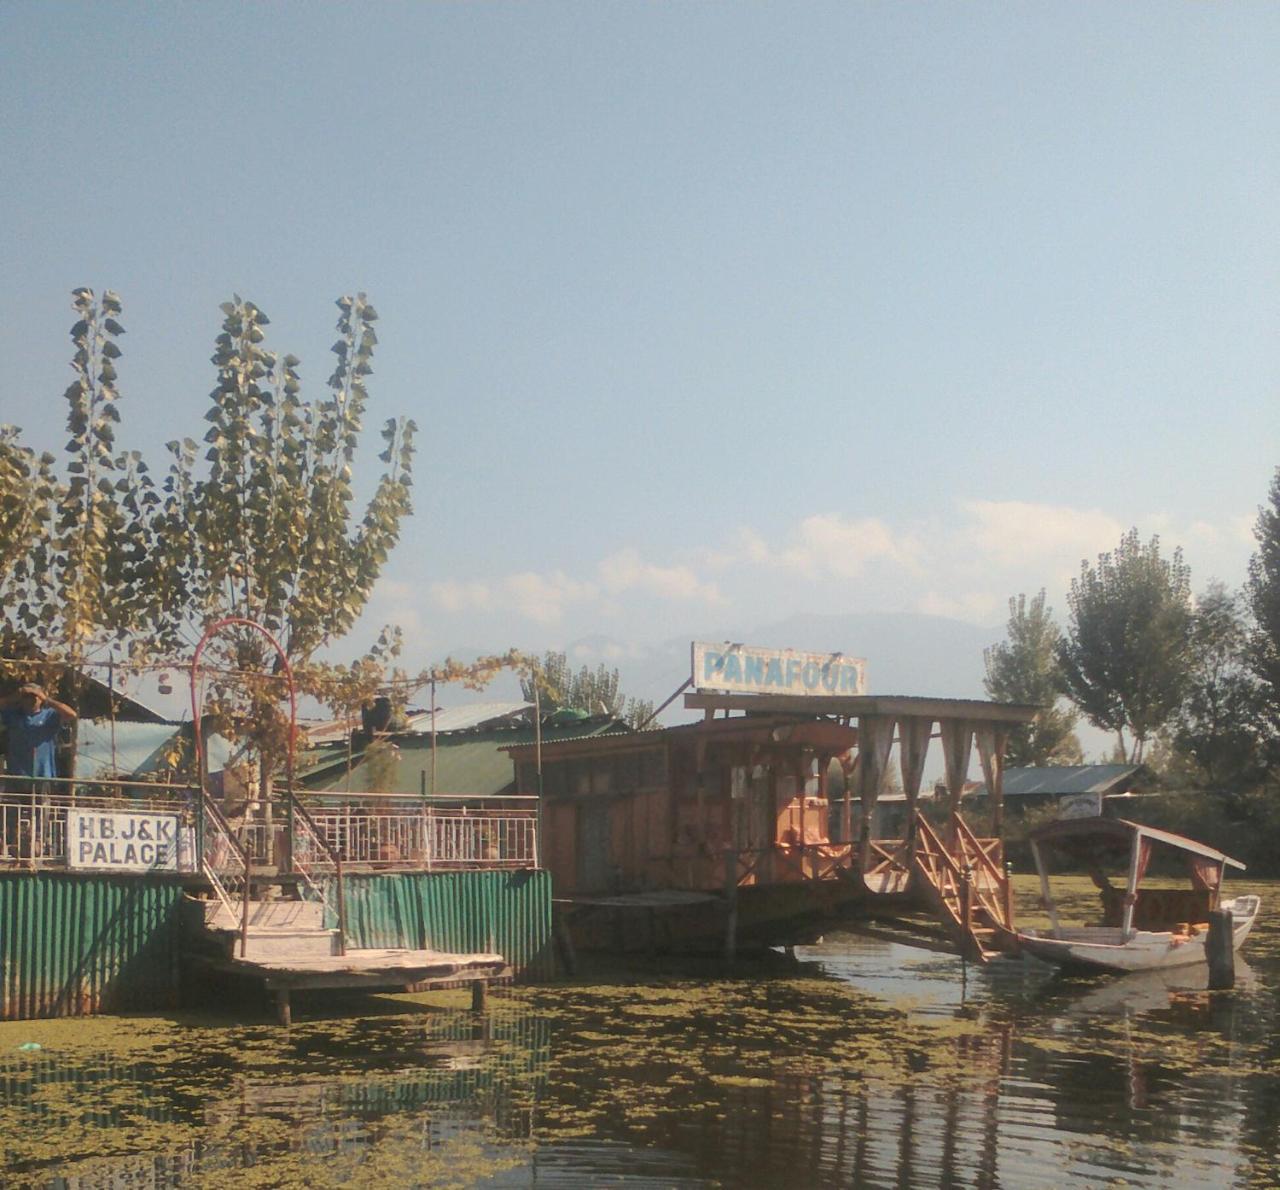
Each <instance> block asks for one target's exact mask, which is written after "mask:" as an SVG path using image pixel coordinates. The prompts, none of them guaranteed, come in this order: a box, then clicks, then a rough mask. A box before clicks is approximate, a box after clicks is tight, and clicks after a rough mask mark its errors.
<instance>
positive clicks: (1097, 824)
mask: <svg viewBox="0 0 1280 1190" xmlns="http://www.w3.org/2000/svg"><path fill="white" fill-rule="evenodd" d="M1028 837H1029V838H1030V840H1031V842H1032V843H1036V844H1048V845H1049V846H1052V847H1059V848H1062V849H1063V850H1066V851H1077V852H1078V851H1089V850H1096V849H1098V848H1100V847H1107V846H1108V844H1110V845H1111V847H1113V848H1115V849H1117V850H1119V849H1126V850H1127V849H1129V848H1131V847H1132V846H1133V845H1134V840H1135V839H1141V840H1142V841H1143V842H1150V843H1159V844H1161V845H1162V846H1165V847H1171V848H1173V849H1174V850H1175V851H1182V852H1185V853H1186V854H1187V855H1194V856H1199V857H1201V858H1202V859H1207V860H1210V861H1211V862H1213V863H1215V864H1223V865H1229V866H1230V867H1233V868H1238V869H1239V870H1240V871H1242V872H1243V871H1244V870H1245V865H1244V864H1242V863H1241V862H1240V861H1239V860H1238V859H1232V858H1231V856H1229V855H1225V854H1223V852H1221V851H1218V850H1217V849H1216V848H1214V847H1207V846H1205V844H1203V843H1197V842H1196V841H1195V840H1194V839H1188V838H1187V837H1186V836H1185V835H1175V834H1174V833H1173V832H1172V831H1162V830H1158V829H1157V828H1156V827H1154V826H1145V825H1143V824H1142V823H1140V822H1130V821H1129V820H1128V819H1127V818H1065V819H1062V820H1061V821H1058V822H1050V823H1047V824H1046V825H1044V826H1042V827H1038V828H1037V829H1035V830H1033V831H1031V832H1030V834H1029V836H1028Z"/></svg>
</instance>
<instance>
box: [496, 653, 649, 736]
mask: <svg viewBox="0 0 1280 1190" xmlns="http://www.w3.org/2000/svg"><path fill="white" fill-rule="evenodd" d="M619 682H620V678H619V674H618V671H617V670H616V669H609V668H608V667H607V666H606V665H604V664H603V663H602V664H600V665H598V666H596V668H595V669H589V668H588V667H587V666H585V665H584V666H583V667H582V668H581V669H579V670H578V671H577V672H576V673H575V672H574V671H573V670H572V669H570V667H569V661H568V658H567V657H566V656H565V655H564V653H558V652H555V651H549V652H548V653H547V654H546V656H545V657H544V658H543V659H542V662H541V663H540V664H539V663H536V662H535V663H534V665H533V667H532V668H531V669H530V671H529V672H528V674H527V675H526V676H524V677H522V678H521V679H520V691H521V694H522V695H523V697H524V698H525V699H526V700H527V701H532V700H533V696H534V691H535V690H536V691H537V692H538V694H539V697H540V699H541V703H542V709H543V711H544V712H549V711H558V710H562V709H567V710H575V711H586V712H588V713H589V714H592V715H612V716H614V717H615V718H618V719H623V720H624V721H625V722H627V723H629V724H630V725H631V726H632V727H640V726H643V725H644V724H645V723H647V722H648V720H649V719H650V718H652V716H653V709H654V708H653V703H652V702H649V701H647V700H645V699H638V698H624V697H623V695H622V694H621V693H620V691H619V688H618V687H619Z"/></svg>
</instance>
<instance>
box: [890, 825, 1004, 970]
mask: <svg viewBox="0 0 1280 1190" xmlns="http://www.w3.org/2000/svg"><path fill="white" fill-rule="evenodd" d="M914 829H915V849H914V852H913V854H912V858H911V875H912V881H913V884H914V886H915V888H916V889H917V890H918V891H919V893H920V894H921V895H922V896H923V897H924V899H925V900H926V901H927V902H928V903H929V904H930V905H931V907H932V908H933V910H934V912H935V913H936V914H937V916H938V919H939V920H940V921H941V923H942V926H943V928H944V929H945V930H946V932H947V933H948V934H949V935H950V937H951V938H952V940H953V941H954V942H955V944H956V945H957V946H958V947H959V948H960V952H961V954H963V955H964V956H965V957H966V958H969V959H973V960H975V961H977V962H980V963H985V962H988V961H989V960H990V959H992V958H994V957H995V956H996V955H998V954H1000V953H1001V952H1002V951H1005V950H1008V949H1010V948H1011V946H1012V944H1013V940H1014V927H1013V895H1012V889H1011V887H1010V884H1009V877H1008V876H1007V874H1006V873H1005V870H1004V847H1003V844H1002V843H1001V841H1000V840H999V839H979V838H978V837H977V836H976V835H975V834H974V833H973V831H972V830H971V829H970V828H969V824H968V823H966V822H965V821H964V819H963V818H961V817H960V815H959V814H958V813H957V814H955V815H953V817H952V823H951V835H952V843H951V845H950V846H948V845H947V843H945V842H944V841H943V839H942V838H941V836H940V835H939V834H938V832H937V831H936V830H934V828H933V827H932V826H931V825H930V823H929V821H928V819H926V818H925V817H924V815H922V814H919V813H917V814H916V817H915V822H914Z"/></svg>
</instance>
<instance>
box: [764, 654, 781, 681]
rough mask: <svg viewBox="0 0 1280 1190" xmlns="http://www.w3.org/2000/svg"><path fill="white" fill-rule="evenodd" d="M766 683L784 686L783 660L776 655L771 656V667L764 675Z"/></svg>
mask: <svg viewBox="0 0 1280 1190" xmlns="http://www.w3.org/2000/svg"><path fill="white" fill-rule="evenodd" d="M764 684H765V685H766V686H784V685H786V683H785V682H783V680H782V662H781V661H779V660H778V659H777V658H776V657H770V658H769V669H768V671H767V672H766V673H765V676H764Z"/></svg>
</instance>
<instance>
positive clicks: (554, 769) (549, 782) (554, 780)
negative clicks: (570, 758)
mask: <svg viewBox="0 0 1280 1190" xmlns="http://www.w3.org/2000/svg"><path fill="white" fill-rule="evenodd" d="M542 792H543V793H544V794H547V795H548V796H550V797H563V796H564V762H563V761H559V760H553V761H551V762H550V763H547V761H545V760H544V761H543V762H542Z"/></svg>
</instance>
